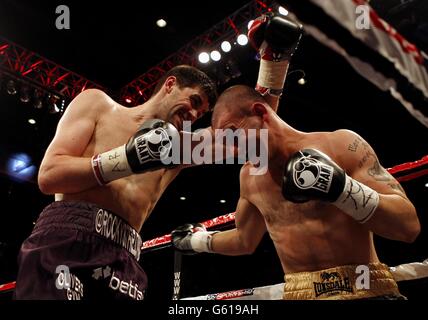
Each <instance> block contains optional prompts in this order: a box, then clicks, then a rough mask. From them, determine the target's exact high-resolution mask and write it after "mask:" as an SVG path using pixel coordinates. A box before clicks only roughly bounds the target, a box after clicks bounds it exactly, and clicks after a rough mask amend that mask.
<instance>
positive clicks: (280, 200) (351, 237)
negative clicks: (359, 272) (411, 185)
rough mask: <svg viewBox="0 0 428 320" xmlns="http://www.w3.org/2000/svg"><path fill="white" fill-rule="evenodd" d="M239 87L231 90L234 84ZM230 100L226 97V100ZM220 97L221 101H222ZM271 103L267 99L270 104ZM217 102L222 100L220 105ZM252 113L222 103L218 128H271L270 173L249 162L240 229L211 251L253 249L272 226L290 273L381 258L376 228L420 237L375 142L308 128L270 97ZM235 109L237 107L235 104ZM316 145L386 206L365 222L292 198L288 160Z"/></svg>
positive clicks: (220, 238)
mask: <svg viewBox="0 0 428 320" xmlns="http://www.w3.org/2000/svg"><path fill="white" fill-rule="evenodd" d="M231 91H232V90H231ZM220 100H222V102H221V103H223V100H225V99H221V98H220V99H219V101H220ZM221 103H220V102H218V107H219V108H222V105H221ZM263 105H264V106H263ZM216 108H217V107H216ZM252 108H253V109H251V110H253V111H254V112H253V111H252V114H251V115H250V116H246V117H235V116H233V115H232V114H230V113H229V114H228V109H227V108H224V109H221V110H223V112H221V113H220V112H219V116H218V117H217V118H216V119H215V124H214V125H213V127H214V128H218V127H219V128H243V129H248V128H257V127H258V128H260V123H261V122H260V119H263V125H262V128H266V129H268V130H269V166H268V171H267V173H266V174H263V175H251V174H250V169H251V168H252V166H253V164H251V163H249V162H247V163H246V164H245V165H244V166H243V167H242V169H241V173H240V185H241V186H240V200H239V202H238V205H237V209H236V217H235V224H236V228H234V229H231V230H228V231H223V232H220V233H216V234H214V235H213V237H212V243H211V245H212V250H213V252H215V253H220V254H226V255H240V254H251V253H252V252H254V250H255V249H256V248H257V246H258V244H259V243H260V241H261V239H262V237H263V235H264V234H265V233H266V231H267V232H268V233H269V235H270V237H271V239H272V240H273V243H274V245H275V248H276V251H277V253H278V256H279V258H280V261H281V264H282V267H283V270H284V272H286V273H293V272H301V271H315V270H321V269H326V268H331V267H335V266H340V265H348V264H367V263H370V262H378V261H379V259H378V256H377V254H376V250H375V246H374V243H373V233H375V234H377V235H380V236H382V237H384V238H388V239H393V240H399V241H405V242H413V241H414V240H415V238H416V237H417V235H418V234H419V232H420V224H419V220H418V217H417V214H416V210H415V208H414V206H413V204H412V203H411V202H410V201H409V199H408V198H407V196H406V195H405V193H404V191H403V189H402V188H401V186H400V184H399V183H398V182H397V181H396V180H395V179H394V178H393V177H392V176H391V175H390V174H389V173H388V172H387V171H386V170H385V169H384V168H383V167H382V166H381V165H380V164H379V161H378V158H377V156H376V154H375V151H374V150H373V149H372V147H371V146H370V145H369V144H368V143H367V142H366V141H364V139H363V138H361V137H360V136H359V135H357V134H356V133H354V132H352V131H349V130H338V131H334V132H314V133H304V132H300V131H298V130H295V129H294V128H292V127H290V126H289V125H288V124H286V123H285V122H284V121H283V120H282V119H280V118H279V117H278V116H277V115H276V114H275V112H274V110H272V109H270V108H268V107H266V105H265V104H260V103H254V104H253V107H252ZM229 110H230V109H229ZM305 148H313V149H317V150H319V151H321V152H323V153H325V154H327V155H328V156H330V158H331V159H332V160H333V161H334V162H336V163H337V164H338V165H339V166H340V167H341V168H343V169H344V170H345V172H346V173H347V174H348V175H349V176H350V177H352V178H354V179H355V180H358V181H359V182H361V183H363V184H365V185H367V186H368V187H370V188H372V189H374V190H376V191H377V192H378V193H379V198H380V200H379V205H378V207H377V209H376V211H375V213H374V215H373V216H372V217H371V218H370V219H369V220H368V221H367V222H366V223H364V224H360V223H358V222H356V221H355V220H354V219H353V218H352V217H350V216H349V215H347V214H345V213H344V212H342V211H341V210H340V209H338V208H337V207H335V206H334V205H333V204H331V203H329V202H323V201H316V200H312V201H308V202H305V203H293V202H290V201H288V200H286V199H285V198H284V196H283V194H282V179H283V175H284V169H285V164H286V161H287V159H288V158H289V157H290V156H291V155H292V154H294V153H295V152H297V151H299V150H302V149H305Z"/></svg>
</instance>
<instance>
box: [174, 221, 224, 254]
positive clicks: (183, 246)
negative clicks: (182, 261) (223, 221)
mask: <svg viewBox="0 0 428 320" xmlns="http://www.w3.org/2000/svg"><path fill="white" fill-rule="evenodd" d="M217 232H218V231H207V230H206V228H205V227H204V226H203V225H202V224H200V223H196V224H190V223H187V224H185V225H182V226H180V227H178V228H176V229H175V230H174V231H172V232H171V241H172V245H173V246H174V248H176V249H177V250H179V251H181V252H182V253H184V254H195V253H198V252H213V251H212V248H211V240H212V235H213V234H214V233H217Z"/></svg>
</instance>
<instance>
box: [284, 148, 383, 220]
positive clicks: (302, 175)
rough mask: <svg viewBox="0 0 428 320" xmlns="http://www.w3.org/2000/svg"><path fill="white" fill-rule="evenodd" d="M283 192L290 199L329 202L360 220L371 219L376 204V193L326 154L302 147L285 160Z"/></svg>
mask: <svg viewBox="0 0 428 320" xmlns="http://www.w3.org/2000/svg"><path fill="white" fill-rule="evenodd" d="M282 194H283V195H284V198H286V199H287V200H289V201H292V202H296V203H302V202H306V201H309V200H321V201H329V202H332V203H333V204H334V205H335V206H336V207H338V208H339V209H341V210H342V211H343V212H344V213H346V214H348V215H350V216H351V217H352V218H354V219H355V220H357V221H358V222H360V223H364V222H366V221H367V220H369V219H370V218H371V216H372V215H373V214H374V212H375V210H376V208H377V206H378V204H379V194H378V193H377V192H376V191H375V190H373V189H371V188H370V187H368V186H366V185H364V184H362V183H360V182H358V181H357V180H355V179H353V178H351V177H349V176H348V175H347V174H346V173H345V171H344V170H343V169H342V168H340V167H339V166H338V165H337V164H336V163H335V162H334V161H333V160H331V159H330V158H329V157H328V156H327V155H326V154H324V153H322V152H320V151H318V150H315V149H304V150H300V151H298V152H296V153H295V154H293V155H292V156H291V157H290V158H289V159H288V161H287V164H286V167H285V171H284V179H283V186H282Z"/></svg>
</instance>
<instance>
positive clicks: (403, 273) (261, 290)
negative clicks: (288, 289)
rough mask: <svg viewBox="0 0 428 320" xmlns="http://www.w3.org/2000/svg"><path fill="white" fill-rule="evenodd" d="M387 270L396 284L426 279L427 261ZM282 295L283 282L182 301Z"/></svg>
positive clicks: (427, 276) (247, 298) (279, 298)
mask: <svg viewBox="0 0 428 320" xmlns="http://www.w3.org/2000/svg"><path fill="white" fill-rule="evenodd" d="M389 269H390V271H391V273H392V275H393V277H394V279H395V281H397V282H400V281H405V280H416V279H422V278H428V259H425V260H424V261H423V262H412V263H406V264H400V265H398V266H396V267H390V268H389ZM283 293H284V282H282V283H278V284H274V285H270V286H264V287H256V288H248V289H239V290H232V291H227V292H221V293H211V294H206V295H202V296H196V297H188V298H183V299H182V300H281V299H282V295H283Z"/></svg>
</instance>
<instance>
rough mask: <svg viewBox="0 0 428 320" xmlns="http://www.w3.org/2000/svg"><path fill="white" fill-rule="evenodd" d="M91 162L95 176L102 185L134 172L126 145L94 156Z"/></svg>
mask: <svg viewBox="0 0 428 320" xmlns="http://www.w3.org/2000/svg"><path fill="white" fill-rule="evenodd" d="M91 164H92V171H93V173H94V175H95V178H96V179H97V181H98V184H99V185H101V186H102V185H105V184H107V183H108V182H110V181H113V180H117V179H120V178H123V177H127V176H129V175H131V174H132V171H131V168H130V167H129V164H128V160H127V157H126V146H125V145H123V146H120V147H117V148H115V149H112V150H110V151H106V152H104V153H101V154H97V155H95V156H93V157H92V160H91Z"/></svg>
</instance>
